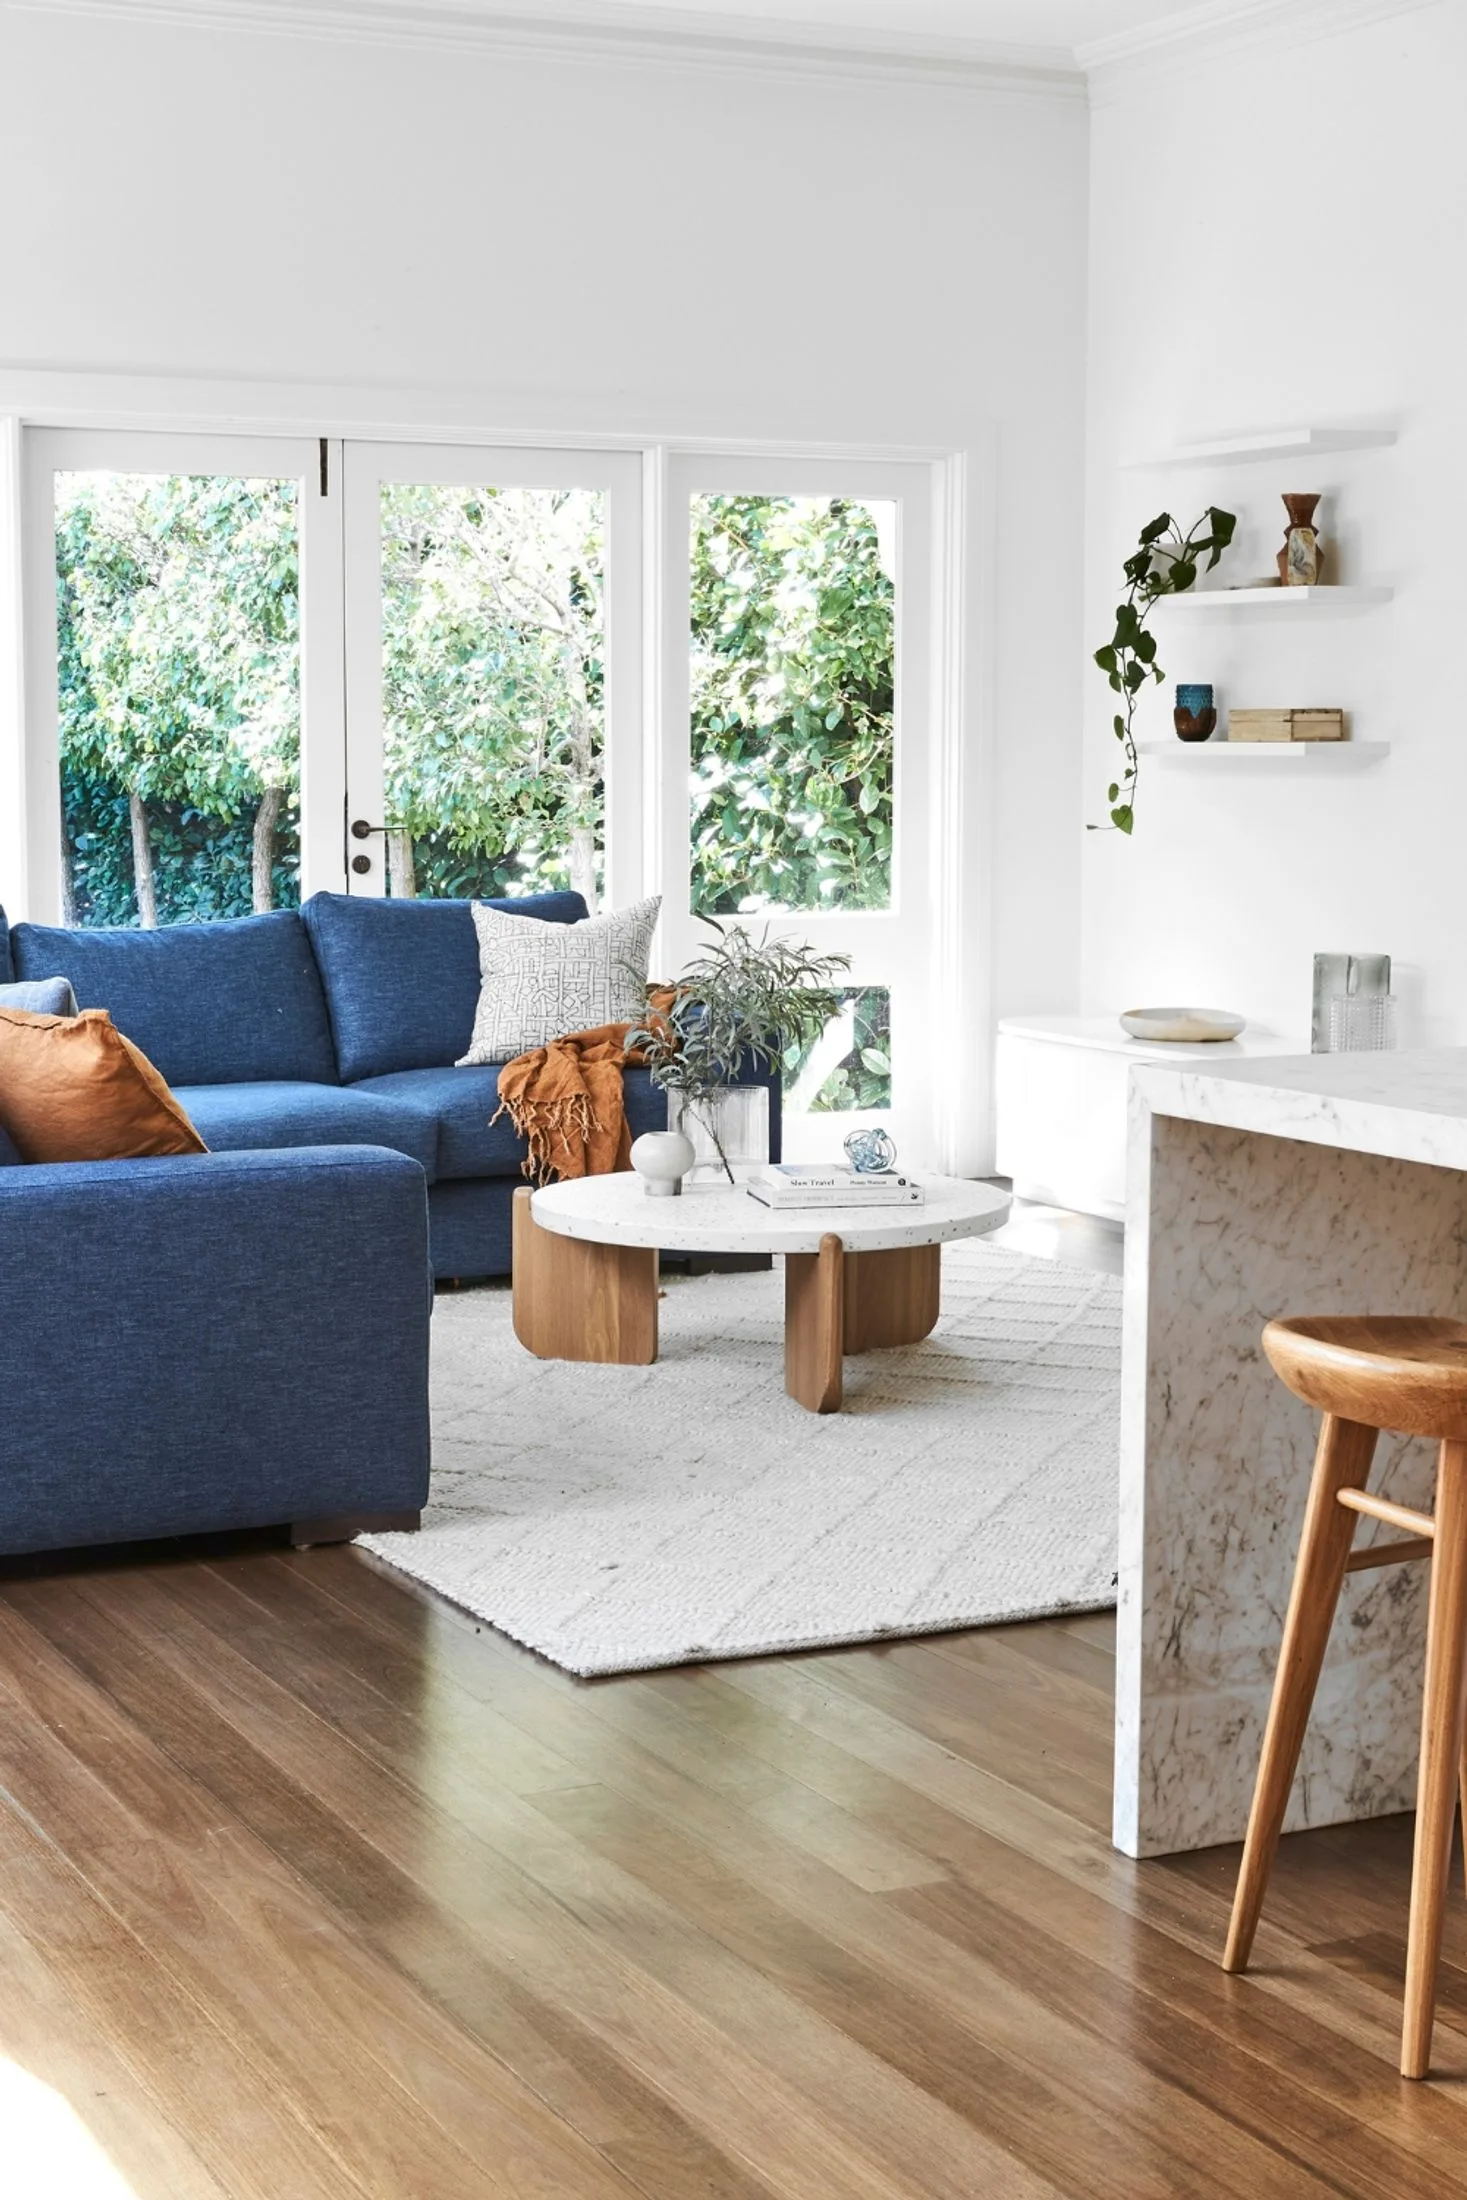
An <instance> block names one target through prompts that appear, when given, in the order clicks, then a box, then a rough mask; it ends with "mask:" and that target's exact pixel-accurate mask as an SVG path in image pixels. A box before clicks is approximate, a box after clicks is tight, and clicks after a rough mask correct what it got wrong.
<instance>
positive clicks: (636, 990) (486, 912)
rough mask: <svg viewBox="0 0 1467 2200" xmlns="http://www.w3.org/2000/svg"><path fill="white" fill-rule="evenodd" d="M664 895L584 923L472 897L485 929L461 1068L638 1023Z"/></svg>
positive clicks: (476, 915)
mask: <svg viewBox="0 0 1467 2200" xmlns="http://www.w3.org/2000/svg"><path fill="white" fill-rule="evenodd" d="M661 906H662V896H661V895H660V894H653V895H652V897H651V898H650V900H647V901H638V902H633V904H632V906H631V908H630V909H616V910H613V911H612V913H611V914H610V915H609V916H605V917H585V918H583V919H582V921H581V922H580V923H579V924H547V923H546V922H545V921H544V919H543V918H541V917H510V916H506V915H505V914H504V912H503V911H502V910H499V909H488V908H486V907H485V906H484V904H483V903H482V902H478V901H476V902H475V903H474V925H475V928H476V930H477V931H478V934H479V1007H478V1011H477V1013H476V1015H475V1017H474V1036H473V1038H472V1039H471V1040H470V1041H469V1051H468V1053H467V1054H463V1055H460V1057H459V1061H458V1067H459V1068H460V1069H465V1068H467V1067H468V1066H469V1064H471V1063H475V1062H508V1061H511V1060H513V1058H514V1056H515V1055H516V1054H528V1053H529V1051H530V1049H531V1048H532V1047H543V1046H548V1045H549V1043H550V1041H551V1040H552V1039H563V1038H564V1037H565V1036H566V1034H567V1032H571V1031H590V1030H593V1029H594V1028H595V1026H596V1025H597V1024H626V1023H640V1022H641V1020H642V1017H643V1016H644V1015H645V1013H646V1008H647V963H648V960H649V958H650V956H651V953H652V934H653V933H654V932H655V931H656V929H657V912H658V910H659V909H660V908H661Z"/></svg>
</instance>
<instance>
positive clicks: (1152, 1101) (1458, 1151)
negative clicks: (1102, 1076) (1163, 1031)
mask: <svg viewBox="0 0 1467 2200" xmlns="http://www.w3.org/2000/svg"><path fill="white" fill-rule="evenodd" d="M1131 1083H1132V1089H1133V1090H1134V1091H1135V1092H1136V1093H1137V1094H1138V1095H1139V1096H1140V1097H1141V1099H1143V1100H1144V1101H1145V1102H1146V1104H1147V1106H1148V1107H1149V1108H1150V1109H1151V1110H1152V1112H1153V1114H1156V1115H1170V1116H1180V1117H1182V1118H1183V1119H1184V1120H1186V1121H1189V1122H1193V1123H1217V1124H1220V1125H1221V1126H1223V1127H1224V1128H1225V1129H1228V1130H1238V1131H1262V1132H1264V1133H1266V1134H1267V1135H1269V1136H1270V1137H1274V1138H1294V1139H1300V1140H1302V1141H1303V1142H1304V1143H1305V1144H1307V1145H1312V1146H1336V1147H1344V1148H1346V1149H1348V1150H1350V1151H1352V1152H1355V1153H1373V1154H1385V1155H1388V1156H1390V1157H1391V1158H1393V1159H1395V1160H1398V1161H1425V1162H1431V1163H1434V1164H1435V1165H1436V1166H1437V1167H1439V1168H1443V1169H1464V1170H1467V1047H1435V1048H1422V1049H1419V1050H1416V1051H1412V1052H1409V1053H1399V1054H1305V1055H1298V1056H1291V1057H1283V1058H1280V1059H1275V1060H1253V1061H1245V1062H1239V1061H1233V1062H1218V1063H1216V1064H1214V1063H1210V1062H1209V1063H1206V1064H1199V1063H1198V1062H1197V1059H1196V1057H1195V1055H1193V1056H1191V1057H1190V1058H1189V1060H1188V1061H1187V1062H1186V1064H1185V1065H1183V1064H1181V1063H1179V1064H1178V1065H1177V1067H1176V1068H1175V1069H1173V1068H1171V1067H1170V1066H1164V1065H1162V1064H1161V1063H1157V1062H1154V1061H1148V1062H1146V1063H1139V1062H1138V1063H1137V1065H1136V1067H1135V1068H1134V1069H1133V1071H1132V1072H1131Z"/></svg>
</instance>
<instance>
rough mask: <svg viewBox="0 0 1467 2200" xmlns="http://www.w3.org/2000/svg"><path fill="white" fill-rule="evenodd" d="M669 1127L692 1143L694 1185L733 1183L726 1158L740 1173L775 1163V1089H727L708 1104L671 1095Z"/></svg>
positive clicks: (712, 1096) (711, 1097)
mask: <svg viewBox="0 0 1467 2200" xmlns="http://www.w3.org/2000/svg"><path fill="white" fill-rule="evenodd" d="M667 1127H668V1129H669V1130H677V1131H681V1132H682V1134H683V1136H684V1138H689V1139H691V1140H692V1144H693V1152H694V1154H695V1155H696V1157H697V1158H696V1159H695V1160H694V1162H693V1166H692V1168H691V1169H689V1171H688V1174H687V1179H686V1181H687V1182H688V1183H689V1184H711V1183H713V1182H715V1181H721V1182H724V1183H727V1181H728V1179H727V1177H726V1176H725V1174H724V1167H723V1158H720V1153H719V1149H720V1147H721V1148H722V1150H723V1157H724V1158H726V1159H727V1161H728V1164H729V1167H730V1168H731V1169H733V1171H734V1172H735V1174H738V1173H739V1172H740V1171H743V1172H744V1173H745V1174H747V1172H748V1171H749V1170H750V1169H757V1168H761V1167H762V1166H763V1164H764V1163H765V1162H766V1161H767V1160H768V1159H769V1087H768V1086H767V1085H727V1086H725V1087H724V1089H723V1091H721V1092H716V1093H711V1094H710V1095H709V1096H708V1098H707V1099H704V1100H684V1099H682V1098H681V1097H680V1096H679V1095H678V1094H676V1093H669V1095H668V1102H667Z"/></svg>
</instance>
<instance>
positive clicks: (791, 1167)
mask: <svg viewBox="0 0 1467 2200" xmlns="http://www.w3.org/2000/svg"><path fill="white" fill-rule="evenodd" d="M748 1191H749V1194H750V1196H751V1198H754V1199H757V1200H761V1201H762V1202H763V1204H764V1205H765V1206H766V1207H920V1206H921V1204H922V1187H921V1185H920V1184H917V1183H915V1182H914V1181H913V1180H912V1178H911V1177H909V1176H903V1175H901V1174H900V1173H899V1172H898V1171H897V1170H896V1169H868V1170H857V1169H847V1168H841V1167H839V1166H836V1165H834V1164H832V1163H829V1162H824V1161H774V1162H771V1163H770V1164H769V1165H768V1167H766V1168H763V1169H756V1170H755V1172H754V1174H753V1176H751V1177H750V1179H749V1183H748Z"/></svg>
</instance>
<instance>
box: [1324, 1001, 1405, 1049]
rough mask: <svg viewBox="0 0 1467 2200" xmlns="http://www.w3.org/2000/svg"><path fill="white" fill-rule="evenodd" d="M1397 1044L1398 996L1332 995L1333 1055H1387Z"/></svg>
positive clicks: (1330, 1002) (1330, 1009) (1330, 1044)
mask: <svg viewBox="0 0 1467 2200" xmlns="http://www.w3.org/2000/svg"><path fill="white" fill-rule="evenodd" d="M1395 1043H1396V996H1395V994H1394V993H1332V994H1331V995H1330V1000H1329V1052H1330V1053H1331V1054H1384V1053H1387V1052H1388V1051H1389V1050H1390V1049H1391V1048H1392V1047H1393V1046H1394V1045H1395Z"/></svg>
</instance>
